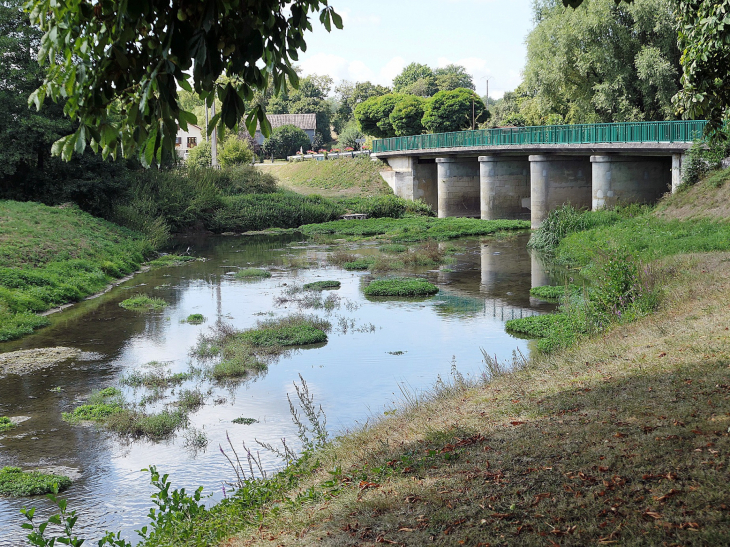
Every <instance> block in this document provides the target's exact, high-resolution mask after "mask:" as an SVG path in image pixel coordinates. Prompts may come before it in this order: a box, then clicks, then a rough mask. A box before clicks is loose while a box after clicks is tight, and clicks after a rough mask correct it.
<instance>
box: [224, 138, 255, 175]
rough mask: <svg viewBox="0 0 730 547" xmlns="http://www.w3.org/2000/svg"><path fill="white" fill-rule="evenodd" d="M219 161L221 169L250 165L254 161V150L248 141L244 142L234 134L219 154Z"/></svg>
mask: <svg viewBox="0 0 730 547" xmlns="http://www.w3.org/2000/svg"><path fill="white" fill-rule="evenodd" d="M218 161H220V164H221V167H224V168H225V167H231V166H233V165H241V164H248V163H251V162H252V161H253V150H251V147H250V146H249V144H248V142H247V141H244V140H242V139H240V138H238V136H237V135H236V134H234V133H231V134H229V135H228V136H227V137H226V140H224V141H223V145H222V146H221V147H220V151H219V152H218Z"/></svg>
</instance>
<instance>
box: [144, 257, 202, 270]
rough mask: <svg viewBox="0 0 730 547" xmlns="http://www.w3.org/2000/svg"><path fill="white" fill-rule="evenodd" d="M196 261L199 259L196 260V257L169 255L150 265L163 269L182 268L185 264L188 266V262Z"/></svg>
mask: <svg viewBox="0 0 730 547" xmlns="http://www.w3.org/2000/svg"><path fill="white" fill-rule="evenodd" d="M196 260H199V259H197V258H195V257H194V256H186V255H175V254H168V255H162V256H160V257H159V258H155V259H154V260H151V261H150V263H149V264H150V266H153V267H155V268H162V267H166V266H182V265H183V264H187V263H188V262H194V261H196Z"/></svg>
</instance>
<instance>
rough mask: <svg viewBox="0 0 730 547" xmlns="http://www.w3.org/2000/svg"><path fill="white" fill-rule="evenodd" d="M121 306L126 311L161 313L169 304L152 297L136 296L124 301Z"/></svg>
mask: <svg viewBox="0 0 730 547" xmlns="http://www.w3.org/2000/svg"><path fill="white" fill-rule="evenodd" d="M119 306H120V307H122V308H124V309H125V310H134V311H159V310H161V309H163V308H165V307H167V302H165V301H164V300H162V298H157V297H150V296H147V295H145V294H135V295H134V296H132V297H131V298H127V299H126V300H122V301H121V302H120V303H119Z"/></svg>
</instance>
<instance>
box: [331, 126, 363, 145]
mask: <svg viewBox="0 0 730 547" xmlns="http://www.w3.org/2000/svg"><path fill="white" fill-rule="evenodd" d="M362 138H363V134H362V131H360V127H359V126H358V124H357V122H356V121H355V120H350V122H349V123H348V124H347V125H346V126H345V127H343V128H342V131H341V132H340V134H339V136H338V140H337V145H338V146H339V147H340V148H341V149H342V150H344V149H345V148H353V149H355V150H359V149H360V143H359V142H357V140H358V139H362Z"/></svg>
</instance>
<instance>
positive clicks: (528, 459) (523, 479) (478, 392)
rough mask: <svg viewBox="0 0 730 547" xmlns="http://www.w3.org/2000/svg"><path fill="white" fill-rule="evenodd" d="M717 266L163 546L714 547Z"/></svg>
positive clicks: (392, 420)
mask: <svg viewBox="0 0 730 547" xmlns="http://www.w3.org/2000/svg"><path fill="white" fill-rule="evenodd" d="M728 262H730V255H728V254H714V255H694V256H690V257H677V258H675V259H671V260H670V261H669V263H668V264H667V267H668V268H670V269H671V270H672V271H673V272H676V275H675V276H673V277H671V278H670V279H669V280H668V284H667V291H666V292H665V296H664V299H663V301H662V304H661V306H660V309H659V311H658V312H657V313H656V314H654V315H652V316H649V317H644V318H642V319H640V320H639V321H637V322H635V323H633V324H631V325H618V326H616V327H615V328H614V329H612V330H611V331H609V332H607V333H603V334H602V335H600V336H598V337H595V338H593V339H587V340H583V341H582V342H581V343H580V345H576V346H574V347H572V348H570V349H569V350H567V351H565V352H562V353H560V354H559V355H557V354H552V355H545V354H542V355H536V356H534V357H532V358H531V359H530V361H529V362H528V363H524V362H521V360H517V362H515V363H512V364H511V365H513V366H514V367H515V369H514V372H512V373H505V372H504V371H503V369H504V368H507V367H506V366H505V365H507V364H504V363H503V364H502V366H501V367H500V366H498V365H496V364H495V363H494V362H490V366H488V367H487V369H486V371H485V376H484V377H483V378H479V379H477V380H466V379H463V378H461V377H459V376H458V375H456V377H455V378H453V379H452V381H451V382H449V383H446V384H441V385H439V386H437V387H436V388H435V389H434V390H433V392H432V393H430V394H427V395H424V396H421V397H415V396H413V397H410V398H409V400H408V401H407V402H404V404H402V405H401V406H400V407H399V408H398V409H396V410H395V411H389V412H387V414H388V415H387V416H384V417H383V418H381V419H376V420H374V421H373V422H371V423H370V424H369V425H368V426H367V427H364V428H363V429H361V430H360V431H357V432H354V433H351V434H349V435H347V436H344V437H342V438H340V439H338V440H337V441H336V442H335V443H332V444H330V445H329V446H328V447H327V448H325V449H324V450H322V451H321V452H319V453H318V455H317V458H316V463H314V462H315V460H314V459H313V458H310V459H305V461H304V462H302V464H300V465H299V466H295V467H292V468H290V469H289V470H287V471H286V473H284V474H283V475H281V476H279V477H277V478H276V479H275V480H274V481H272V482H269V483H252V484H250V485H248V486H247V487H246V488H245V489H244V490H243V491H242V492H241V494H240V495H233V496H232V497H231V498H230V499H229V500H227V501H225V502H224V503H222V504H220V505H218V506H216V507H214V508H212V509H211V510H210V511H208V512H206V513H205V514H203V515H201V516H200V517H199V518H197V519H195V520H194V521H193V522H190V523H188V524H184V525H180V526H178V527H177V528H176V529H175V532H174V534H175V537H174V541H173V542H174V543H175V544H176V545H181V546H182V545H196V544H197V543H196V541H195V540H193V539H191V538H193V537H197V538H207V537H211V536H212V537H217V538H219V541H220V542H221V543H220V544H221V545H226V546H230V547H237V546H243V545H246V546H257V545H271V544H272V540H271V538H272V537H273V538H275V539H274V541H275V543H276V545H325V546H326V545H333V546H334V545H345V544H347V545H349V544H352V543H359V544H376V543H392V544H398V545H414V546H416V545H426V544H430V543H436V544H440V545H462V544H466V545H480V544H481V545H488V544H491V545H543V544H546V543H549V542H551V541H552V542H554V543H558V544H561V545H593V544H610V543H611V542H616V543H617V544H623V545H662V544H666V545H672V544H675V545H720V544H727V543H728V542H730V516H729V515H728V507H730V504H728V499H727V492H726V488H725V484H726V480H727V466H728V464H730V462H729V461H728V453H729V451H730V436H728V432H727V431H728V426H729V425H730V417H729V416H730V388H729V387H728V384H730V382H729V381H728V380H729V378H728V376H729V374H728V365H730V337H728V336H727V330H726V328H727V325H728V324H730V268H727V267H726V264H727V263H728ZM699 310H702V311H701V312H699ZM252 523H254V524H252ZM234 534H235V536H234ZM158 540H159V541H156V542H152V543H149V545H164V544H169V543H170V542H169V540H170V537H167V538H164V539H163V538H158ZM166 541H167V543H166Z"/></svg>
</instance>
